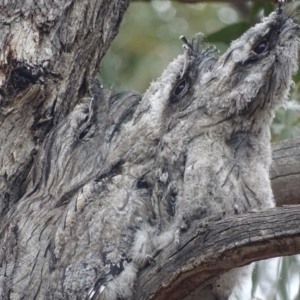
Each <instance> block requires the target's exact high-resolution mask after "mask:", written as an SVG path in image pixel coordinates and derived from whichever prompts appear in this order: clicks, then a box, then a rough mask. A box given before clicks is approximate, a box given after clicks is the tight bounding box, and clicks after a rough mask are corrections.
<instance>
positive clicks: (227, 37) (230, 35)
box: [206, 22, 249, 44]
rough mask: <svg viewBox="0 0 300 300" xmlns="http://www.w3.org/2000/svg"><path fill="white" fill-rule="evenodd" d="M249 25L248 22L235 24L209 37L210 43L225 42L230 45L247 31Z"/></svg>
mask: <svg viewBox="0 0 300 300" xmlns="http://www.w3.org/2000/svg"><path fill="white" fill-rule="evenodd" d="M248 28H249V24H248V23H246V22H241V23H235V24H232V25H229V26H227V27H225V28H222V29H221V30H219V31H217V32H214V33H212V34H210V35H208V36H207V38H206V40H207V41H208V42H209V43H215V42H223V43H226V44H230V43H231V41H233V40H235V39H237V38H239V37H240V36H241V35H242V34H243V33H244V32H245V31H246V30H247V29H248Z"/></svg>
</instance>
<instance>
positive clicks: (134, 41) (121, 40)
mask: <svg viewBox="0 0 300 300" xmlns="http://www.w3.org/2000/svg"><path fill="white" fill-rule="evenodd" d="M273 10H274V5H273V4H272V3H270V2H264V1H261V2H256V3H250V2H249V3H243V2H241V3H230V2H219V3H209V2H201V3H196V4H186V3H179V2H175V1H163V0H156V1H155V0H154V1H151V2H132V3H131V4H130V6H129V9H128V11H127V12H126V14H125V17H124V20H123V22H122V26H121V29H120V32H119V34H118V35H117V37H116V39H115V40H114V42H113V44H112V45H111V47H110V49H109V51H108V52H107V54H106V56H105V58H104V60H103V63H102V68H101V72H100V76H101V79H102V81H103V82H104V84H105V85H106V86H107V87H109V88H112V89H113V90H114V91H115V92H118V91H122V90H137V91H139V92H141V93H144V92H145V91H146V90H147V88H148V87H149V85H150V82H151V81H153V80H155V79H156V78H157V77H159V76H160V74H162V71H163V70H164V69H165V68H166V66H167V65H168V63H169V62H170V61H172V60H173V59H174V58H175V57H176V56H177V55H179V54H181V53H182V42H181V41H180V40H179V36H180V35H185V36H186V37H187V38H188V39H190V40H191V39H192V38H193V36H194V35H195V34H196V33H198V32H202V33H204V34H205V35H206V37H207V41H208V42H209V43H212V44H214V45H216V46H217V48H218V49H219V52H220V54H222V53H223V52H224V51H225V50H226V49H227V48H228V46H229V44H230V42H231V41H232V40H235V39H236V38H238V37H239V36H241V34H242V33H243V32H244V31H246V30H247V29H248V28H249V27H250V26H252V25H253V24H255V23H256V22H258V21H259V20H260V19H261V17H262V16H263V15H268V14H269V13H270V12H271V11H273ZM295 83H296V85H295V88H294V89H293V91H292V99H294V100H298V98H299V97H298V91H299V85H300V73H299V74H297V75H296V76H295ZM299 135H300V114H299V113H298V112H297V111H295V110H294V111H291V110H288V109H284V108H282V109H279V110H278V111H277V113H276V118H275V120H274V124H273V126H272V140H273V141H278V140H282V139H287V138H291V137H295V136H299Z"/></svg>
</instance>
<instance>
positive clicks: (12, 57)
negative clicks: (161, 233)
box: [0, 1, 300, 299]
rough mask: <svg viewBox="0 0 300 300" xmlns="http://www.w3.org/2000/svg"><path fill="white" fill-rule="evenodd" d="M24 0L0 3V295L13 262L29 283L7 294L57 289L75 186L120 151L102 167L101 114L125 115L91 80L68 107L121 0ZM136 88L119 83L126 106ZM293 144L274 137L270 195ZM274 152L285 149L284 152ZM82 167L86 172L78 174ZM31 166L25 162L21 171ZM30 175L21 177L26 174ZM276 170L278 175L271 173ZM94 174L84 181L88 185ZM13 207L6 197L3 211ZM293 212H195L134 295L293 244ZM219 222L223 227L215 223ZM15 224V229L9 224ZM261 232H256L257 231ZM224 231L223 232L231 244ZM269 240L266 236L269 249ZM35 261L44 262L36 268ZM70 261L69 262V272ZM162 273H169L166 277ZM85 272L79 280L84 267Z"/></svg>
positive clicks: (76, 199)
mask: <svg viewBox="0 0 300 300" xmlns="http://www.w3.org/2000/svg"><path fill="white" fill-rule="evenodd" d="M26 3H27V4H26V5H25V4H24V3H22V5H21V4H20V3H17V2H16V3H14V2H9V3H6V2H3V3H1V7H0V8H1V13H2V14H3V15H2V16H1V21H2V23H1V24H2V27H1V33H2V32H3V33H4V34H3V35H2V34H1V36H0V47H1V48H0V49H1V53H0V71H1V75H0V76H1V77H0V78H1V82H0V84H1V89H0V94H1V118H0V122H1V123H0V128H1V132H0V141H1V150H0V157H1V168H0V171H1V178H0V180H1V181H0V184H1V185H0V188H1V191H2V193H1V197H2V198H1V210H2V218H1V224H0V232H1V234H0V238H1V241H2V244H1V245H2V248H1V253H0V261H1V265H0V272H1V275H2V276H1V279H0V282H1V285H2V284H3V281H5V280H6V281H7V282H6V283H5V284H4V285H3V286H4V288H3V290H1V291H0V297H2V298H3V299H5V296H4V295H9V294H10V291H9V289H10V287H11V284H12V282H10V281H9V280H10V279H9V275H10V274H11V272H15V273H17V274H18V277H17V280H19V279H20V280H28V281H29V284H28V287H29V288H28V289H26V290H24V289H23V290H19V291H14V292H15V293H14V294H11V295H10V296H11V297H12V298H15V299H18V298H21V297H22V296H25V297H26V295H28V297H31V296H32V295H39V294H38V293H39V291H40V288H41V286H42V285H44V286H46V285H47V284H48V282H49V281H50V282H51V284H52V286H51V288H50V289H49V291H48V294H44V295H43V296H44V297H47V299H50V298H51V297H54V298H55V299H59V298H60V297H62V295H61V294H55V295H53V294H52V293H51V292H52V291H53V290H56V287H57V286H58V285H59V284H60V280H61V279H62V278H63V277H64V276H65V273H64V270H56V272H54V271H53V270H54V269H55V264H56V263H57V259H61V261H62V262H63V261H64V259H66V260H67V259H68V256H70V255H72V253H71V254H70V252H69V253H67V254H66V253H60V249H59V247H58V246H59V245H60V246H61V248H64V247H66V245H67V246H68V247H69V248H70V249H73V250H74V251H75V250H76V248H77V247H76V242H72V243H73V244H71V243H70V244H68V242H69V240H70V237H71V236H72V238H73V237H74V236H75V238H76V234H75V233H74V232H73V228H74V227H73V226H74V223H75V222H77V221H78V215H79V212H80V211H81V210H82V209H83V207H84V206H85V205H86V204H87V202H88V201H94V199H87V198H85V197H82V194H84V195H85V196H86V195H89V191H86V190H85V191H82V186H83V185H84V184H85V183H86V182H88V181H89V180H91V179H100V178H101V177H103V176H105V175H106V174H108V173H109V172H112V171H116V170H117V169H118V163H119V161H118V160H116V161H114V162H112V164H111V165H109V166H107V167H106V168H105V169H103V168H101V166H102V165H103V157H105V155H107V153H105V151H106V150H107V149H105V147H106V146H105V145H106V144H105V142H104V141H105V140H106V139H107V137H106V136H105V129H107V125H108V124H110V122H112V121H114V122H115V123H116V124H117V123H118V121H119V120H120V119H122V118H124V116H119V115H117V109H116V114H115V115H114V111H113V112H112V116H107V115H106V110H107V95H105V93H103V91H102V89H101V88H100V87H98V88H97V91H96V92H95V93H92V95H91V96H93V100H92V98H85V99H84V100H83V101H81V102H82V104H80V105H78V106H77V107H76V108H75V109H74V106H75V104H76V103H78V102H79V101H80V100H82V99H81V98H82V97H83V96H84V95H85V94H87V93H88V90H89V83H90V80H91V78H93V76H94V74H95V71H96V70H97V67H98V65H99V62H100V60H101V58H102V56H103V54H104V53H105V51H106V50H107V48H108V46H109V44H110V42H111V40H112V38H113V37H114V35H115V34H116V32H117V28H118V26H119V23H120V20H121V17H122V14H123V12H124V10H125V8H126V6H127V5H128V1H106V2H105V1H102V2H101V1H94V2H90V1H77V2H75V1H70V2H68V3H63V2H61V3H59V2H57V1H55V2H49V1H48V2H47V3H44V4H43V6H39V5H38V3H35V2H29V1H27V2H26ZM28 3H30V4H28ZM18 5H20V6H19V7H18ZM47 5H48V6H47ZM99 28H100V30H99ZM24 32H26V34H25V33H24ZM139 97H140V96H139V95H138V94H136V93H132V94H131V95H130V96H129V95H128V94H127V95H126V99H129V100H126V101H127V102H126V103H124V104H125V105H126V108H127V112H128V113H130V111H131V108H132V107H133V106H134V105H136V103H137V102H138V101H139V99H140V98H139ZM69 112H71V113H70V114H69V115H68V117H66V115H67V114H68V113H69ZM109 117H111V119H109ZM92 118H96V119H97V120H98V121H99V123H98V124H97V125H98V127H97V128H96V127H90V128H89V126H90V124H91V121H92V120H91V119H92ZM61 120H63V122H61V123H60V124H59V125H58V126H57V127H56V130H55V131H52V132H51V133H50V134H49V143H46V144H44V147H43V148H41V149H40V151H39V154H38V155H37V160H36V162H35V163H33V161H34V157H35V156H36V155H35V153H36V152H37V150H38V148H39V146H40V144H41V142H42V141H43V140H44V137H45V136H46V135H47V134H48V133H49V132H50V130H51V129H52V128H53V127H54V126H55V125H57V124H58V122H60V121H61ZM73 120H76V122H72V121H73ZM77 121H78V122H77ZM100 121H101V122H100ZM116 124H114V125H116ZM116 127H117V125H116ZM87 128H89V130H86V129H87ZM90 134H94V135H95V138H94V139H92V140H88V139H87V136H88V135H90ZM70 141H74V142H72V143H71V142H70ZM99 145H102V146H101V147H98V146H99ZM299 145H300V142H299V141H288V142H284V143H282V144H279V146H275V148H274V149H275V151H274V154H275V161H274V169H273V171H272V172H273V173H272V175H271V176H272V177H273V178H274V179H273V181H274V183H275V184H274V186H275V189H274V191H275V197H276V198H278V199H283V198H285V197H287V196H290V192H289V190H287V189H286V190H284V189H280V190H276V187H279V185H284V184H285V182H286V181H285V180H287V182H289V181H290V178H292V179H294V180H295V182H296V181H297V177H296V176H295V175H296V174H297V173H300V168H299V165H298V164H295V161H293V160H292V157H294V159H295V160H297V155H298V154H297V153H299V151H300V146H299ZM97 147H98V148H97ZM62 149H63V150H62ZM95 151H97V155H96V156H95ZM58 152H59V153H58ZM103 153H105V155H104V154H103ZM45 154H47V155H45ZM284 156H286V157H287V158H288V159H285V160H284ZM57 157H60V162H59V166H60V167H61V169H60V168H57V167H56V163H55V159H56V158H57ZM52 161H53V163H52ZM283 164H284V165H283ZM49 166H50V167H49ZM291 168H293V170H292V171H290V170H291ZM83 169H84V172H85V173H84V174H80V172H81V171H82V170H83ZM29 170H31V172H30V174H29V176H27V175H28V172H29ZM78 174H80V176H79V175H78ZM273 174H274V175H273ZM83 175H84V176H83ZM290 176H291V177H290ZM28 178H29V179H30V180H27V181H26V182H25V180H26V179H28ZM279 178H280V180H281V181H280V184H279V183H278V181H277V180H279ZM25 185H26V186H27V190H26V191H25ZM96 185H97V183H95V186H93V188H95V189H96V187H97V186H96ZM293 188H294V189H293V191H294V194H293V197H291V198H292V199H296V198H297V194H298V195H299V194H300V192H299V191H298V189H299V187H298V189H297V185H296V184H294V185H293ZM282 191H283V192H282ZM25 192H26V193H25ZM92 192H95V191H91V193H92ZM69 199H71V200H70V201H67V200H69ZM18 200H19V201H18ZM291 201H292V200H291ZM293 201H294V200H293ZM16 202H17V203H16ZM15 204H16V205H15ZM99 205H101V203H99ZM11 207H13V208H16V209H12V210H10V211H9V208H11ZM294 210H295V211H294ZM8 211H9V212H8ZM93 213H94V212H93V211H90V212H89V216H88V217H89V220H92V219H93ZM269 220H270V221H269ZM298 220H299V213H298V210H297V209H294V208H293V209H290V210H289V209H280V210H272V211H269V212H262V213H259V214H257V215H256V214H250V215H248V216H239V217H238V218H231V219H227V220H226V221H225V220H218V221H213V220H209V221H208V220H207V221H205V222H202V223H201V224H200V226H199V224H196V223H194V224H193V226H192V227H191V229H189V230H188V231H187V232H186V233H183V234H182V240H183V241H182V243H181V245H182V246H181V248H180V249H179V251H176V253H175V254H174V253H173V252H174V249H166V251H165V253H163V255H164V257H166V261H165V264H163V265H159V266H157V265H156V266H153V267H150V268H149V269H148V270H147V271H146V273H142V274H141V279H140V282H139V285H138V299H148V298H150V297H152V295H155V297H157V299H167V298H168V297H169V295H172V297H173V296H174V295H177V288H178V286H179V285H180V284H181V283H182V280H187V278H189V280H188V281H189V285H187V288H188V290H192V289H193V287H195V286H198V285H201V286H204V285H206V284H207V283H209V282H210V280H211V279H212V278H213V277H215V276H217V275H219V274H221V273H223V272H225V270H227V269H230V268H232V267H236V266H240V265H243V264H246V263H249V262H250V261H254V260H257V259H262V258H266V257H272V256H275V255H290V254H294V253H298V252H299V247H298V244H299V242H298V237H299V232H297V230H296V229H295V228H299V224H298V223H297V222H298ZM17 223H18V226H17V225H16V224H17ZM233 224H234V226H233ZM251 226H252V227H251ZM264 226H265V228H264ZM278 226H280V227H278ZM66 228H67V230H66ZM245 228H247V230H245ZM278 228H280V230H279V229H278ZM220 229H221V230H222V231H224V235H222V234H219V233H220ZM21 230H22V233H24V236H20V235H19V232H20V231H21ZM55 230H57V232H55ZM262 230H264V231H263V232H262ZM79 231H80V234H82V232H83V235H84V238H86V240H88V241H89V243H90V241H91V240H92V239H93V238H95V236H97V232H92V233H91V232H89V231H88V230H86V226H83V227H81V228H79ZM245 231H246V232H247V236H246V237H245ZM54 233H55V234H54ZM77 233H78V232H77ZM262 233H263V234H262ZM275 233H276V234H278V238H277V235H276V238H275V239H274V235H275ZM260 234H261V235H263V236H262V237H261V238H260V237H259V235H260ZM227 236H228V237H230V241H231V242H230V243H229V246H228V240H227V239H226V237H227ZM21 239H22V242H23V244H22V242H21ZM291 239H292V240H291ZM287 241H288V242H289V243H286V242H287ZM54 243H56V248H55V249H54V247H53V244H54ZM270 243H273V244H271V246H272V247H274V248H275V250H274V249H273V250H274V251H273V250H272V249H271V248H272V247H270ZM199 245H202V246H201V247H200V246H199ZM232 245H234V246H232ZM278 245H282V248H281V247H280V248H279V246H278ZM287 246H289V247H287ZM91 247H93V244H92V243H91ZM20 249H21V250H20ZM205 249H206V250H205ZM96 250H97V249H96ZM271 250H272V251H271ZM19 251H20V252H19ZM205 251H207V252H205ZM21 252H22V253H21ZM20 253H21V254H22V255H24V257H25V258H26V259H24V264H23V265H21V266H20V265H18V264H17V263H16V262H17V256H18V255H19V254H20ZM206 253H207V255H206ZM241 253H242V254H243V255H241ZM88 254H89V249H86V252H83V253H82V254H81V255H82V257H85V256H88ZM63 255H67V257H65V256H63ZM188 255H190V256H188ZM191 255H192V256H193V259H192V260H190V258H191ZM204 256H205V257H204ZM223 257H226V258H227V259H226V263H224V264H223V263H221V262H220V258H223ZM177 258H178V260H177ZM45 261H46V262H47V264H45V265H47V267H45V268H44V267H43V266H44V262H45ZM175 261H176V263H175ZM35 262H43V263H40V264H39V263H35ZM177 262H178V264H177ZM199 262H201V263H200V264H199ZM93 263H94V265H92V266H91V272H94V271H95V272H96V270H97V268H98V267H99V266H98V265H97V262H93ZM37 267H38V268H40V269H39V271H40V274H41V276H40V278H39V279H40V281H39V282H38V281H35V280H36V278H35V279H34V280H32V279H30V271H32V270H33V269H34V268H37ZM63 267H64V265H62V269H63ZM49 270H50V271H49ZM203 270H205V271H203ZM73 271H74V270H69V272H70V273H71V272H73ZM148 272H149V273H148ZM151 272H152V273H151ZM174 272H175V274H176V278H175V277H171V278H169V274H170V273H174ZM49 274H50V275H49ZM145 274H147V275H146V276H145ZM151 274H153V275H151ZM158 274H160V275H159V276H158ZM195 274H197V276H194V275H195ZM199 274H200V276H198V275H199ZM177 275H178V276H177ZM191 275H193V280H191ZM46 276H49V277H50V278H51V280H48V277H47V278H46ZM151 276H152V277H151ZM7 278H8V279H7ZM152 278H153V281H152ZM164 278H169V279H168V282H167V281H166V280H165V279H164ZM84 280H86V282H87V288H89V287H90V285H91V282H90V278H84ZM153 282H154V283H153ZM161 282H163V284H161ZM68 289H73V290H74V289H76V282H69V283H67V285H66V290H68ZM80 292H82V291H78V293H80ZM84 292H86V291H84ZM181 293H187V290H186V289H182V290H181ZM140 295H141V296H140ZM167 296H168V297H167ZM155 299H156V298H155Z"/></svg>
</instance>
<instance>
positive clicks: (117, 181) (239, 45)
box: [0, 8, 299, 300]
mask: <svg viewBox="0 0 300 300" xmlns="http://www.w3.org/2000/svg"><path fill="white" fill-rule="evenodd" d="M298 32H299V27H298V25H297V24H295V23H294V22H293V21H292V19H291V18H290V17H289V16H288V15H286V14H284V12H283V11H282V9H281V8H279V9H278V10H277V11H276V12H273V13H272V14H271V15H270V16H269V17H267V18H264V19H263V21H262V22H261V23H259V24H257V25H255V26H254V27H252V28H250V29H249V30H248V31H247V32H246V33H245V34H244V35H243V36H242V37H241V38H240V39H238V40H236V41H234V42H233V43H232V44H231V46H230V47H229V49H228V50H227V51H226V53H225V54H223V55H222V56H221V57H220V58H218V59H217V58H215V57H214V48H213V47H207V46H204V45H202V46H201V47H202V48H199V47H198V46H197V40H195V41H194V42H193V43H189V42H188V41H187V40H186V39H183V40H184V41H185V53H184V54H183V55H180V56H179V57H178V58H177V59H175V60H174V61H173V62H172V63H171V64H170V65H169V66H168V67H167V69H166V70H165V71H164V73H163V74H162V76H161V77H160V78H159V79H158V80H157V81H155V82H154V83H152V84H151V86H150V88H149V89H148V91H147V92H146V93H145V94H144V95H143V96H141V95H139V94H138V93H135V92H123V93H120V94H117V95H114V96H111V97H108V95H107V94H106V93H105V91H104V90H103V89H102V88H101V87H100V86H98V87H97V88H96V89H95V91H94V92H93V95H92V97H91V98H85V99H84V100H83V102H82V103H81V104H79V105H78V106H77V107H76V108H75V109H74V111H73V112H72V113H71V114H70V115H69V116H68V117H67V118H66V119H65V120H64V121H63V122H62V123H61V124H59V125H58V126H57V127H56V128H55V129H54V130H53V131H52V132H51V133H50V134H49V135H48V137H47V138H46V140H45V142H44V144H43V146H42V147H41V149H40V151H39V154H38V155H37V157H36V161H35V164H34V166H33V168H32V170H31V172H30V174H29V175H28V181H27V186H28V187H27V192H26V194H25V195H24V197H23V198H22V199H21V200H20V201H19V202H18V203H17V204H16V207H15V208H14V209H13V211H11V212H9V213H8V214H7V215H6V216H5V220H4V222H2V223H3V224H5V225H3V226H2V227H1V235H0V237H1V245H2V252H1V254H0V262H1V268H0V274H1V278H0V297H1V299H93V300H95V299H101V300H116V299H132V298H134V291H135V290H134V288H135V282H136V279H137V276H138V271H139V270H141V269H143V268H144V267H145V266H146V265H147V263H149V261H151V260H153V259H155V260H158V261H159V257H160V253H161V251H162V250H163V249H164V247H166V246H168V245H170V244H176V245H180V234H181V230H182V228H185V229H186V228H188V225H189V223H190V222H191V221H195V220H200V219H201V218H203V217H205V216H212V215H215V214H219V213H222V214H224V215H225V216H230V215H234V214H238V213H244V212H247V211H253V210H259V209H262V208H268V207H272V206H274V201H273V195H272V190H271V186H270V180H269V166H270V162H271V151H270V129H269V128H270V124H271V122H272V119H273V117H274V111H275V109H276V108H277V107H279V106H281V105H282V104H284V103H285V102H286V101H287V97H288V92H289V88H290V86H291V84H292V80H291V75H292V74H293V73H295V72H296V70H297V57H298V49H299V40H298ZM198 40H199V39H198ZM251 272H252V267H251V266H246V267H243V268H239V269H234V270H231V271H229V272H228V273H226V274H224V275H222V276H221V277H220V278H218V279H217V280H216V282H215V283H213V284H212V286H211V287H209V288H206V289H205V290H203V291H197V292H196V293H194V294H195V295H189V296H187V297H186V298H184V299H190V298H192V297H194V299H202V300H204V299H205V300H212V299H214V300H216V299H218V300H225V299H226V300H227V299H230V300H233V299H241V298H240V297H241V296H240V295H241V294H240V293H241V292H243V293H244V294H243V299H245V300H247V299H250V288H251V278H250V277H251Z"/></svg>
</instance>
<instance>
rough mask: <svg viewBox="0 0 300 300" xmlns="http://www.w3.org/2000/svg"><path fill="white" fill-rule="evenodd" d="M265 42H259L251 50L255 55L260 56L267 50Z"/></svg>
mask: <svg viewBox="0 0 300 300" xmlns="http://www.w3.org/2000/svg"><path fill="white" fill-rule="evenodd" d="M267 45H268V44H267V42H261V43H259V44H258V45H256V46H255V47H254V48H253V51H254V52H255V53H256V54H258V55H259V54H262V53H263V52H264V51H265V50H266V49H267Z"/></svg>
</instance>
